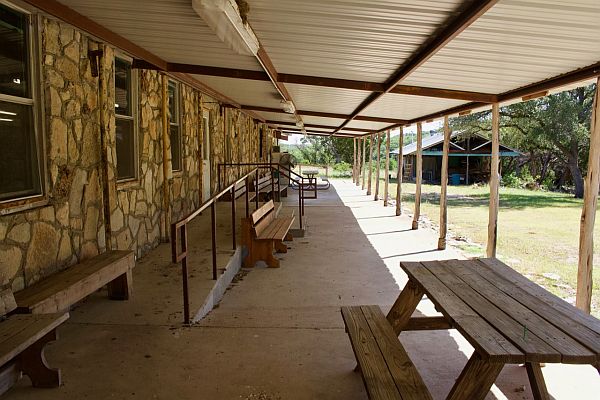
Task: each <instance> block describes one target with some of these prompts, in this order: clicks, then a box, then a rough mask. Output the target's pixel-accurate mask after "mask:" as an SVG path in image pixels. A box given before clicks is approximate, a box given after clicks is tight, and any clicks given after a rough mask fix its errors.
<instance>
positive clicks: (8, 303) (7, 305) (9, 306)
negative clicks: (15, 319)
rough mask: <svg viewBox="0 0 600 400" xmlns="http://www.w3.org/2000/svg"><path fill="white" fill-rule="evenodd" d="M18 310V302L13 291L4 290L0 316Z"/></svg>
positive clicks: (1, 297) (0, 293)
mask: <svg viewBox="0 0 600 400" xmlns="http://www.w3.org/2000/svg"><path fill="white" fill-rule="evenodd" d="M16 308H17V302H16V301H15V296H14V295H13V292H12V290H10V289H4V290H2V292H0V316H4V315H6V314H8V313H9V312H11V311H13V310H15V309H16Z"/></svg>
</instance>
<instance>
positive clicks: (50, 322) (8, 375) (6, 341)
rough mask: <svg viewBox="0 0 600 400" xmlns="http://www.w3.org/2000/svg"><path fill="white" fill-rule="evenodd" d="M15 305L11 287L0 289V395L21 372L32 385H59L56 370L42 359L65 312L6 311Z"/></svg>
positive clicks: (67, 316) (16, 379)
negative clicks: (29, 313) (33, 313)
mask: <svg viewBox="0 0 600 400" xmlns="http://www.w3.org/2000/svg"><path fill="white" fill-rule="evenodd" d="M16 308H17V304H16V302H15V298H14V296H13V293H12V291H10V290H3V291H2V292H0V315H1V316H2V318H4V320H3V321H2V322H0V395H1V394H2V393H4V392H6V391H7V390H8V389H10V388H11V387H12V385H13V384H14V383H15V382H16V381H18V380H19V379H20V378H21V376H22V374H25V375H27V376H29V378H30V379H31V383H32V384H33V386H34V387H44V388H50V387H58V386H60V382H61V379H60V370H57V369H51V368H49V367H48V364H47V363H46V358H45V356H44V348H45V346H46V344H48V343H49V342H52V341H54V340H56V339H57V334H56V328H57V327H58V326H59V325H60V324H62V323H63V322H65V321H66V320H67V319H68V318H69V314H68V313H59V314H36V315H22V314H15V315H11V316H8V317H6V315H7V314H8V313H10V312H12V311H14V310H15V309H16Z"/></svg>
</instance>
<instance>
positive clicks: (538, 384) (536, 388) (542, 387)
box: [525, 363, 550, 400]
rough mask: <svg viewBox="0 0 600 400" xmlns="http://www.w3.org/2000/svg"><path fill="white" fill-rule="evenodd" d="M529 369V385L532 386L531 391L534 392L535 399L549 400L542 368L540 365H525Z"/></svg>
mask: <svg viewBox="0 0 600 400" xmlns="http://www.w3.org/2000/svg"><path fill="white" fill-rule="evenodd" d="M525 368H526V369H527V376H528V377H529V384H530V385H531V391H532V392H533V398H534V399H535V400H548V399H550V395H549V394H548V389H547V388H546V381H545V380H544V375H543V374H542V368H540V364H539V363H525Z"/></svg>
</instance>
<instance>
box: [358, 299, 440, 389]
mask: <svg viewBox="0 0 600 400" xmlns="http://www.w3.org/2000/svg"><path fill="white" fill-rule="evenodd" d="M360 308H361V310H362V312H363V314H364V316H365V319H366V321H367V323H368V324H369V327H370V328H371V332H372V333H373V336H374V337H375V340H376V341H377V344H378V345H379V349H380V350H381V353H382V354H383V357H384V358H385V362H386V363H387V365H388V368H389V370H390V373H391V374H392V377H393V378H394V381H395V382H396V386H397V388H398V390H399V391H400V393H401V395H402V399H403V400H431V399H432V397H431V394H430V393H429V390H428V389H427V386H425V382H423V378H421V375H420V374H419V372H418V371H417V369H416V368H415V366H414V364H413V363H412V361H411V360H410V357H409V356H408V354H407V353H406V350H404V347H403V346H402V344H401V343H399V341H398V337H397V336H396V334H395V333H394V330H393V329H392V326H391V325H390V324H389V322H388V320H387V319H386V317H385V315H383V313H382V312H381V308H379V306H361V307H360Z"/></svg>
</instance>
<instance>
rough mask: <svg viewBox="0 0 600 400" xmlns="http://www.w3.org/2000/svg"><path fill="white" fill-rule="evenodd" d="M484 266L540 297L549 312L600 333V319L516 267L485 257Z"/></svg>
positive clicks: (481, 261)
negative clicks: (551, 291) (524, 274)
mask: <svg viewBox="0 0 600 400" xmlns="http://www.w3.org/2000/svg"><path fill="white" fill-rule="evenodd" d="M479 262H480V264H481V266H482V268H486V269H487V270H489V271H490V272H492V273H494V274H496V275H498V276H499V277H501V278H502V279H504V280H505V281H508V282H510V283H511V284H512V285H514V286H516V287H517V288H520V289H522V290H523V292H524V293H529V294H530V295H531V296H533V297H535V298H537V299H539V300H540V301H541V302H543V303H544V304H546V306H547V307H549V308H550V311H549V312H554V313H560V315H559V316H558V317H559V318H561V319H570V320H572V321H574V322H575V323H576V324H581V325H583V326H585V327H586V328H588V329H589V330H591V331H593V332H595V333H596V334H600V320H598V319H597V318H595V317H592V316H591V315H589V314H587V313H585V312H583V311H581V310H580V309H578V308H576V307H573V306H572V305H571V304H569V303H567V302H566V301H564V300H563V299H561V298H560V297H558V296H556V295H554V294H552V293H550V292H549V291H547V290H545V289H544V288H542V287H541V286H539V285H537V284H536V283H534V282H532V281H530V280H529V279H527V278H525V277H524V276H523V275H521V274H519V273H518V272H517V271H515V270H514V269H512V268H510V267H509V266H508V265H506V264H504V263H503V262H501V261H499V260H497V259H489V258H483V259H479ZM481 273H483V271H482V272H481Z"/></svg>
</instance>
